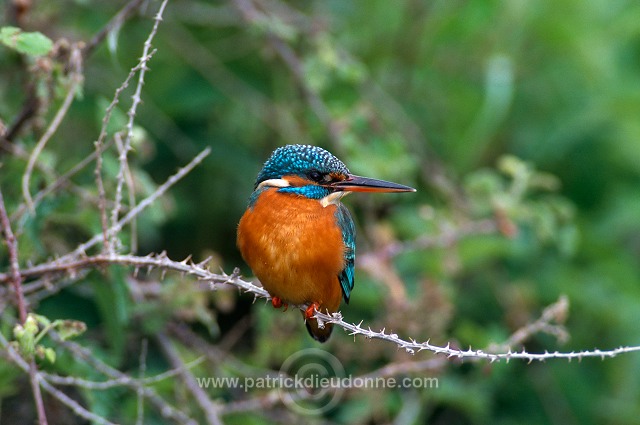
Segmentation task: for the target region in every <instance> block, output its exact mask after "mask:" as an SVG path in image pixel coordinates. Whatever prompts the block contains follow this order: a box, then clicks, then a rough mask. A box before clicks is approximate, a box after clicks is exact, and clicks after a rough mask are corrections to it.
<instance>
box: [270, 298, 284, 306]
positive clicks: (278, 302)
mask: <svg viewBox="0 0 640 425" xmlns="http://www.w3.org/2000/svg"><path fill="white" fill-rule="evenodd" d="M271 305H272V306H273V308H280V307H282V300H281V299H280V298H278V297H271Z"/></svg>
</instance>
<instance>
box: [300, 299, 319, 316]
mask: <svg viewBox="0 0 640 425" xmlns="http://www.w3.org/2000/svg"><path fill="white" fill-rule="evenodd" d="M316 310H318V311H320V304H318V303H317V302H315V301H314V302H312V303H311V305H309V307H307V309H306V310H305V311H304V317H305V318H306V319H311V318H312V317H313V316H315V314H316Z"/></svg>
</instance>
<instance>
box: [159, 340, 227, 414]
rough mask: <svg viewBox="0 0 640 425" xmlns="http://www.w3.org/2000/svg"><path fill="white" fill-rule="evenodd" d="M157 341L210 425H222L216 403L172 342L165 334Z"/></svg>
mask: <svg viewBox="0 0 640 425" xmlns="http://www.w3.org/2000/svg"><path fill="white" fill-rule="evenodd" d="M156 340H157V341H158V344H160V347H161V348H162V351H164V353H165V356H167V358H168V359H169V362H171V365H172V366H173V367H174V368H175V369H178V370H179V371H180V372H179V373H180V377H181V378H182V382H184V384H185V386H186V387H187V389H188V390H189V392H190V393H191V395H193V397H194V398H195V400H196V403H198V405H199V406H200V408H202V410H203V411H204V414H205V417H206V418H207V423H208V424H210V425H220V424H222V421H221V420H220V416H219V406H218V405H217V404H216V403H214V402H213V401H212V400H211V399H210V398H209V396H208V395H207V393H206V392H205V391H204V389H203V388H202V387H201V386H200V385H198V381H197V380H196V378H195V377H194V376H193V375H192V374H191V372H189V370H188V369H187V368H186V367H185V364H184V362H183V361H182V359H181V358H180V355H179V354H178V352H177V350H176V349H175V348H174V347H173V345H172V343H171V340H170V339H169V338H168V337H167V335H166V334H165V333H164V332H160V333H158V334H157V335H156Z"/></svg>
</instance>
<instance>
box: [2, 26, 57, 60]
mask: <svg viewBox="0 0 640 425" xmlns="http://www.w3.org/2000/svg"><path fill="white" fill-rule="evenodd" d="M0 42H2V44H4V45H5V46H7V47H9V48H11V49H13V50H15V51H17V52H18V53H23V54H25V55H29V56H43V55H46V54H48V53H49V52H50V51H51V49H52V48H53V42H52V41H51V39H49V38H48V37H47V36H45V35H44V34H42V33H40V32H24V31H22V30H21V29H20V28H16V27H3V28H0Z"/></svg>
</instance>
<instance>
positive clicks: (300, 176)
mask: <svg viewBox="0 0 640 425" xmlns="http://www.w3.org/2000/svg"><path fill="white" fill-rule="evenodd" d="M265 187H277V188H279V191H280V192H283V193H292V194H295V195H299V196H305V197H307V198H312V199H318V200H319V201H320V202H321V203H322V204H323V205H324V206H327V205H329V204H333V203H337V202H338V201H339V200H340V198H342V196H344V195H345V194H347V193H349V192H415V189H413V188H411V187H408V186H404V185H401V184H397V183H392V182H388V181H384V180H377V179H372V178H368V177H361V176H356V175H354V174H351V173H350V172H349V169H348V168H347V167H346V166H345V165H344V164H343V163H342V161H340V160H339V159H338V158H336V157H335V156H333V155H332V154H331V153H330V152H328V151H326V150H324V149H322V148H319V147H317V146H310V145H287V146H283V147H281V148H278V149H276V150H275V151H274V152H273V153H272V154H271V156H270V157H269V159H268V160H267V161H266V162H265V164H264V167H262V170H261V171H260V173H259V174H258V178H257V179H256V183H255V189H256V190H259V189H262V188H265Z"/></svg>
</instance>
